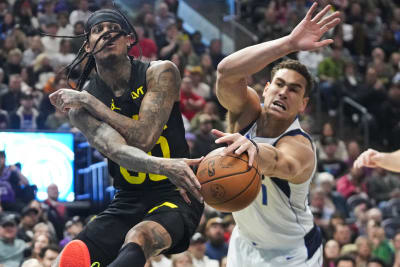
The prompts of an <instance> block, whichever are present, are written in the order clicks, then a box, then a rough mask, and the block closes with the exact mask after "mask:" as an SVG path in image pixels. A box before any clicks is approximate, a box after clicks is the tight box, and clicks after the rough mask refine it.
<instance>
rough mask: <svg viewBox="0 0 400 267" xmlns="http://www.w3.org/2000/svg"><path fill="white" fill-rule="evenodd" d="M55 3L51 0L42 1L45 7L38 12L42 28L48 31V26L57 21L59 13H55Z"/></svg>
mask: <svg viewBox="0 0 400 267" xmlns="http://www.w3.org/2000/svg"><path fill="white" fill-rule="evenodd" d="M54 6H55V3H54V2H53V1H51V0H44V1H43V2H42V7H43V9H42V10H41V12H39V13H38V19H39V24H40V29H41V30H42V31H44V32H45V31H46V29H47V26H48V25H49V24H52V23H57V15H56V13H54Z"/></svg>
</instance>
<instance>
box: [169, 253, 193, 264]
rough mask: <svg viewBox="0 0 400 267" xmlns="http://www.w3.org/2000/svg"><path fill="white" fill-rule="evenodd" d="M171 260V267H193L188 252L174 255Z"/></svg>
mask: <svg viewBox="0 0 400 267" xmlns="http://www.w3.org/2000/svg"><path fill="white" fill-rule="evenodd" d="M171 259H172V267H193V260H192V256H191V255H190V253H189V252H188V251H184V252H181V253H178V254H174V255H172V257H171Z"/></svg>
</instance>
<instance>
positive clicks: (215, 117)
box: [190, 100, 225, 132]
mask: <svg viewBox="0 0 400 267" xmlns="http://www.w3.org/2000/svg"><path fill="white" fill-rule="evenodd" d="M202 114H208V115H209V116H211V122H212V128H213V129H217V130H220V131H224V129H225V125H224V124H223V122H222V121H221V119H220V118H219V113H218V106H217V104H216V103H215V102H214V101H211V100H208V101H207V102H206V104H205V105H204V108H203V110H202V111H201V112H198V113H196V115H195V116H194V117H193V118H192V120H191V121H190V129H191V131H192V132H196V131H197V130H198V129H199V127H200V120H199V119H200V116H201V115H202Z"/></svg>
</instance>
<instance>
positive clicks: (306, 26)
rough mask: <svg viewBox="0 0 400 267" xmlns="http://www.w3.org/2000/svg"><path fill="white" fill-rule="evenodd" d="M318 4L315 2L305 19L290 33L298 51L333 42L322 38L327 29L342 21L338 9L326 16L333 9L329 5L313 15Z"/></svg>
mask: <svg viewBox="0 0 400 267" xmlns="http://www.w3.org/2000/svg"><path fill="white" fill-rule="evenodd" d="M317 6H318V4H317V2H314V4H313V5H312V6H311V8H310V9H309V10H308V12H307V14H306V16H305V17H304V19H303V20H302V21H301V22H300V23H299V24H298V25H297V26H296V28H294V29H293V31H292V32H291V33H290V35H289V38H290V42H291V44H292V46H293V48H294V49H295V50H296V51H300V50H313V49H317V48H320V47H323V46H326V45H329V44H331V43H333V40H332V39H326V40H322V41H320V39H321V38H322V36H323V35H324V34H325V33H326V32H327V31H329V30H330V29H332V28H333V27H335V26H336V25H337V24H339V23H340V19H339V16H340V12H338V11H336V12H334V13H332V14H330V15H328V16H326V17H325V15H326V14H327V13H328V12H329V10H330V9H331V6H330V5H327V6H326V7H325V8H324V9H322V10H321V11H320V12H319V13H318V14H317V15H315V16H314V17H312V15H313V13H314V12H315V10H316V9H317Z"/></svg>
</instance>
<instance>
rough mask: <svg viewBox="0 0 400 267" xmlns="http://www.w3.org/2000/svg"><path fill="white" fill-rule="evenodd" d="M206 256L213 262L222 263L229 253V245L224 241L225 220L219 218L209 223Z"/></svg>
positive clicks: (207, 226) (210, 220)
mask: <svg viewBox="0 0 400 267" xmlns="http://www.w3.org/2000/svg"><path fill="white" fill-rule="evenodd" d="M206 236H207V239H208V241H207V242H206V255H207V256H208V257H209V258H210V259H213V260H218V261H220V260H221V259H222V258H223V257H224V256H226V255H227V253H228V245H227V244H226V243H225V241H224V227H223V220H222V219H221V218H219V217H214V218H211V219H209V220H208V221H207V225H206Z"/></svg>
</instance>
